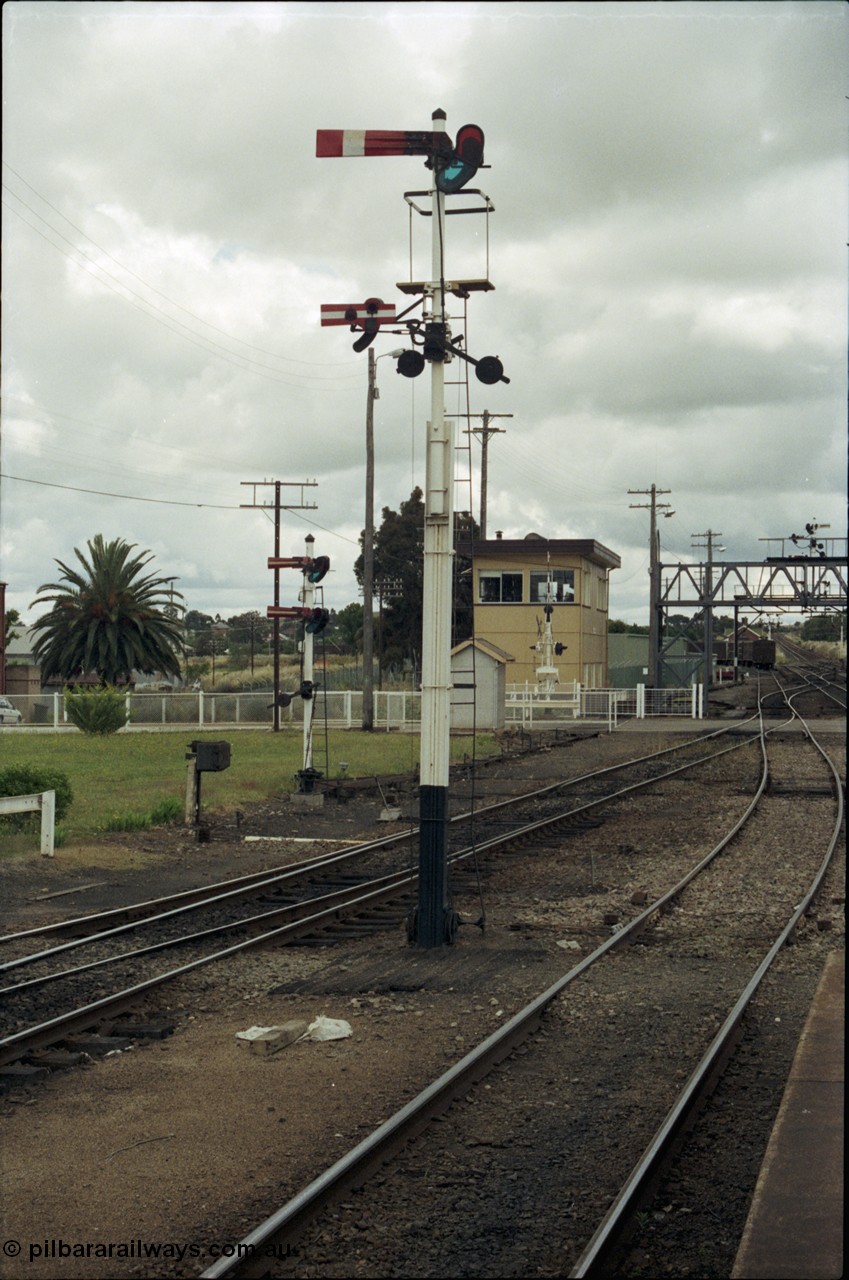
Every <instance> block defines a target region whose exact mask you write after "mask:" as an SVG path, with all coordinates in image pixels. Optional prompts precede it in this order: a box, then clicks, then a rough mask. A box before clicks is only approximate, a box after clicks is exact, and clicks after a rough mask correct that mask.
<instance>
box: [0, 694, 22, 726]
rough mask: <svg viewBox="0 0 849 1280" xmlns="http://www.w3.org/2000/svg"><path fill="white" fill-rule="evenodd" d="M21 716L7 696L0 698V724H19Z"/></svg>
mask: <svg viewBox="0 0 849 1280" xmlns="http://www.w3.org/2000/svg"><path fill="white" fill-rule="evenodd" d="M22 720H23V716H22V715H21V713H20V711H19V710H18V708H17V707H15V706H13V705H12V703H11V702H10V701H9V699H8V698H0V724H20V723H21V721H22Z"/></svg>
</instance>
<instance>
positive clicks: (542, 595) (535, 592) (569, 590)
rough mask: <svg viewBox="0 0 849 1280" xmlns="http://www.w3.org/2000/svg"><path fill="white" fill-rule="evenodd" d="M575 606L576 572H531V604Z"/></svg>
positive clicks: (557, 570)
mask: <svg viewBox="0 0 849 1280" xmlns="http://www.w3.org/2000/svg"><path fill="white" fill-rule="evenodd" d="M546 603H550V604H574V603H575V570H574V569H546V570H545V572H544V573H543V572H537V571H536V570H531V604H546Z"/></svg>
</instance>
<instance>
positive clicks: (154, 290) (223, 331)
mask: <svg viewBox="0 0 849 1280" xmlns="http://www.w3.org/2000/svg"><path fill="white" fill-rule="evenodd" d="M3 165H4V166H5V168H7V169H8V170H9V172H10V173H13V174H14V175H15V177H16V178H17V179H18V181H19V182H22V183H23V184H24V186H25V187H27V188H28V190H30V191H31V192H32V193H33V195H34V196H37V197H38V199H39V200H41V201H42V203H43V204H46V205H47V207H48V209H52V210H53V212H54V213H57V214H58V215H59V217H60V218H62V220H63V221H64V222H67V224H68V226H69V227H73V229H74V230H75V231H76V232H78V233H79V234H80V235H81V236H84V237H85V239H86V240H88V242H89V244H93V245H94V247H95V249H99V250H100V252H101V253H102V254H104V255H105V256H106V257H107V258H109V260H110V261H111V262H114V263H115V265H116V267H120V268H121V270H122V271H126V273H127V275H130V276H132V277H133V279H135V280H138V282H139V283H140V284H143V285H144V287H145V288H146V289H149V290H150V291H151V293H155V294H156V295H157V297H159V298H162V299H163V300H164V301H165V302H168V303H170V305H171V306H172V307H176V308H177V310H178V311H182V312H183V313H184V315H187V316H191V317H192V319H193V320H197V321H198V323H199V324H203V325H206V327H207V328H208V329H212V330H213V331H214V332H215V333H220V334H221V335H222V337H225V338H229V339H230V341H231V342H238V343H240V344H241V345H242V346H243V347H248V348H249V349H250V350H251V351H259V352H261V353H262V354H263V355H266V356H271V357H272V358H273V359H275V360H285V361H286V362H287V363H288V364H310V365H319V366H320V365H326V364H335V365H346V366H351V365H353V364H354V363H356V362H355V361H351V360H333V361H324V360H299V359H298V358H297V357H296V356H281V355H280V354H279V352H277V351H269V350H268V349H267V348H266V347H258V346H255V345H254V344H253V343H252V342H245V340H244V338H237V337H236V335H235V334H232V333H228V332H227V330H226V329H220V328H219V327H218V326H217V325H214V324H212V323H211V321H209V320H204V318H203V316H199V315H197V314H196V312H194V311H190V310H189V309H188V307H184V306H182V304H181V303H179V302H176V301H175V300H174V299H173V298H170V297H169V296H168V294H167V293H163V292H162V290H161V289H157V288H156V286H155V285H152V284H151V283H150V282H149V281H148V280H145V279H144V277H143V276H140V275H138V274H137V272H135V271H133V270H132V268H131V267H128V266H125V265H124V263H123V262H121V261H119V259H118V258H116V257H114V255H113V254H111V253H110V252H109V250H108V249H104V247H103V245H102V244H99V243H98V242H97V240H95V239H93V237H92V236H90V235H88V233H87V232H85V231H83V230H82V228H81V227H78V226H77V224H76V223H75V222H72V221H71V219H70V218H69V217H68V216H67V214H64V213H63V212H62V210H61V209H58V208H57V207H56V205H55V204H52V203H51V202H50V201H49V200H48V199H47V197H46V196H43V195H42V194H41V192H40V191H37V190H36V188H35V187H34V186H33V185H32V183H31V182H27V180H26V178H25V177H23V175H22V174H20V173H18V171H17V169H14V168H13V167H12V165H10V164H9V163H8V161H6V160H4V161H3ZM6 190H7V191H8V192H9V194H10V195H12V196H14V197H15V199H16V200H20V199H21V198H20V196H18V195H16V194H15V192H14V191H12V190H11V188H10V187H6ZM21 204H24V201H22V200H21ZM24 207H25V208H30V206H29V205H26V204H24ZM30 212H31V213H35V210H34V209H30ZM35 216H36V217H37V218H38V217H40V215H39V214H38V213H35ZM41 220H42V221H43V222H44V223H45V225H46V226H50V223H49V222H47V221H46V219H44V218H42V219H41ZM52 230H56V228H52ZM56 234H57V235H61V234H62V233H61V232H60V231H58V230H57V231H56ZM63 238H64V237H63ZM69 243H70V242H69Z"/></svg>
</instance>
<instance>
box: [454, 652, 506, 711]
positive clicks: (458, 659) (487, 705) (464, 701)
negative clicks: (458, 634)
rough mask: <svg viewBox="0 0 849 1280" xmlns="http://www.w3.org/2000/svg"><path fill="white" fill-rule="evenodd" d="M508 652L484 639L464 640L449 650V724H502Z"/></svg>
mask: <svg viewBox="0 0 849 1280" xmlns="http://www.w3.org/2000/svg"><path fill="white" fill-rule="evenodd" d="M513 661H514V658H513V656H512V654H509V653H506V652H505V650H504V649H499V648H498V646H497V645H494V644H490V642H489V641H488V640H464V641H463V642H462V644H458V645H457V646H456V647H455V648H453V649H452V650H451V680H452V683H453V686H454V687H453V689H452V691H451V728H452V729H457V730H467V731H468V732H472V731H473V730H479V731H481V732H484V733H485V732H488V731H492V730H495V729H503V728H504V701H505V688H506V683H507V677H506V668H507V663H508V662H513Z"/></svg>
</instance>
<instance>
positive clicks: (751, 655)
mask: <svg viewBox="0 0 849 1280" xmlns="http://www.w3.org/2000/svg"><path fill="white" fill-rule="evenodd" d="M713 651H714V656H715V657H716V660H717V662H719V663H721V664H727V665H728V666H731V664H732V663H733V661H734V637H733V636H727V637H726V638H725V639H723V640H716V641H715V642H714V646H713ZM737 665H738V666H741V667H757V668H758V670H759V671H771V670H772V668H773V667H774V666H775V641H774V640H764V639H763V637H761V636H758V637H756V638H755V639H751V638H749V637H743V636H741V637H740V639H739V640H738V641H737Z"/></svg>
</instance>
